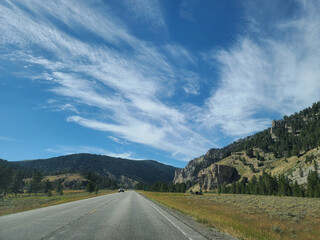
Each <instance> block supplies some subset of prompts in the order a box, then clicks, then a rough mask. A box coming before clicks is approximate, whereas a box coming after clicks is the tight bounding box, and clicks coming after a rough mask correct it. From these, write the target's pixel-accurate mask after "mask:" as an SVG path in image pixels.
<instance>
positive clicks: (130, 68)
mask: <svg viewBox="0 0 320 240" xmlns="http://www.w3.org/2000/svg"><path fill="white" fill-rule="evenodd" d="M83 9H86V10H85V11H83ZM0 14H1V15H2V16H3V17H2V18H1V19H0V22H1V24H2V25H4V26H6V27H4V28H2V29H1V30H0V31H1V36H2V37H0V42H1V45H2V47H5V48H7V47H8V46H13V47H12V49H10V50H11V51H13V54H10V55H7V57H8V56H10V60H11V61H15V62H19V61H20V62H23V63H24V65H27V64H31V65H33V66H36V67H41V68H43V69H44V73H43V74H42V79H41V81H46V82H49V83H50V84H51V86H50V91H52V92H53V93H55V94H57V95H58V96H63V97H65V98H66V100H65V101H66V102H65V103H64V104H63V105H59V107H60V109H65V110H72V109H73V110H74V111H77V112H78V113H79V115H75V116H70V117H69V118H68V121H70V122H75V123H78V124H80V125H82V126H85V127H88V128H92V129H96V130H99V131H106V132H110V133H114V134H116V135H117V136H118V137H121V138H123V139H125V140H128V141H132V142H136V143H142V144H145V145H148V146H152V147H154V148H158V149H161V150H165V151H167V152H171V153H172V154H174V155H175V156H176V157H178V158H183V159H189V158H190V157H191V156H196V155H199V154H201V153H203V152H204V151H206V149H207V148H208V147H209V141H208V140H207V139H206V138H205V137H203V136H201V135H200V134H198V133H197V131H196V130H192V128H193V127H192V126H191V125H190V122H188V121H187V120H186V117H185V114H184V113H183V112H182V111H181V110H179V108H180V106H179V104H174V105H171V104H168V102H167V103H165V102H166V101H164V100H165V99H166V98H168V97H171V96H172V95H173V94H174V93H175V91H176V89H177V88H183V86H180V85H179V84H177V83H179V82H180V81H181V76H180V73H181V72H184V71H186V70H184V69H181V66H180V67H179V69H177V67H176V66H175V64H172V62H174V61H176V62H179V59H183V61H184V64H194V60H193V58H192V56H191V54H190V53H188V51H187V50H185V49H183V48H182V47H178V46H177V47H176V48H175V50H174V51H173V48H172V47H171V48H170V47H169V46H164V47H155V46H153V45H151V44H149V43H147V42H144V41H141V40H139V39H136V38H135V37H134V36H132V35H130V34H129V32H128V31H127V29H126V27H125V25H124V24H123V23H121V21H120V20H119V19H117V18H116V17H115V16H113V15H112V13H111V12H110V11H108V9H104V12H103V14H102V13H101V12H99V10H98V11H97V9H94V10H93V9H92V7H91V6H89V5H87V4H86V3H84V2H80V3H79V2H78V1H77V4H74V3H73V2H72V1H67V2H65V1H61V2H50V3H48V4H42V2H41V1H36V0H35V1H28V2H25V3H19V4H16V3H15V2H11V1H6V2H5V4H2V5H0ZM52 17H54V18H55V19H59V21H60V22H61V23H63V24H64V25H65V26H64V27H58V25H59V26H60V25H61V23H59V24H58V25H57V24H55V21H52ZM149 17H150V16H149ZM65 28H68V32H66V31H65ZM84 30H85V31H87V32H88V33H91V34H92V38H97V42H96V43H92V42H90V43H88V42H87V41H86V39H83V38H81V37H80V38H79V37H76V36H77V35H78V34H79V33H80V32H82V31H84ZM4 36H5V37H4ZM119 48H121V49H122V48H127V51H122V50H121V51H120V50H119ZM22 49H23V51H22ZM6 50H7V51H8V49H6ZM169 55H170V59H171V61H168V58H167V56H169ZM25 71H32V70H31V68H30V67H28V68H27V69H25ZM188 75H192V79H193V80H192V79H188V78H187V77H186V76H184V78H186V81H187V82H188V85H187V88H186V89H187V90H185V92H186V93H187V94H195V93H197V91H198V88H197V81H198V80H199V77H198V76H197V74H196V73H194V72H191V71H188ZM31 78H32V76H31ZM33 78H36V79H39V75H36V76H34V77H33ZM52 104H55V103H52ZM75 105H77V108H75V107H74V106H75ZM81 107H82V108H84V107H85V108H86V111H81ZM88 107H89V108H91V110H90V109H88ZM96 108H98V109H99V110H100V111H101V112H104V113H105V114H97V113H96V111H94V109H96ZM84 112H86V113H84ZM90 112H91V113H92V114H90Z"/></svg>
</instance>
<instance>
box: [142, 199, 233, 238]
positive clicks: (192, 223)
mask: <svg viewBox="0 0 320 240" xmlns="http://www.w3.org/2000/svg"><path fill="white" fill-rule="evenodd" d="M139 194H140V193H139ZM140 196H142V197H144V198H146V199H148V200H150V201H152V202H153V203H154V204H156V205H157V206H158V207H159V208H161V209H162V210H164V211H166V212H167V213H169V214H170V215H172V216H173V217H175V218H176V219H178V220H179V221H181V222H183V223H184V224H185V225H187V226H188V227H190V228H192V229H193V230H194V231H196V232H197V233H199V234H201V235H202V236H204V237H205V238H207V239H216V240H218V239H219V240H237V239H238V238H236V237H234V236H232V235H229V234H227V233H223V232H220V231H218V230H217V229H215V228H213V227H210V226H206V225H204V224H201V223H198V222H197V221H196V220H195V219H194V218H193V217H191V216H188V215H185V214H183V213H181V212H179V211H177V210H175V209H172V208H169V207H167V206H164V205H162V204H160V203H158V202H156V201H154V200H152V199H150V198H147V197H146V196H144V195H142V194H140Z"/></svg>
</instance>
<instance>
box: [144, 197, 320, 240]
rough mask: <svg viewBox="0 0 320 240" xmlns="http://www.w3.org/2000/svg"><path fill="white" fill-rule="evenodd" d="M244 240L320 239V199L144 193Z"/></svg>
mask: <svg viewBox="0 0 320 240" xmlns="http://www.w3.org/2000/svg"><path fill="white" fill-rule="evenodd" d="M141 193H142V194H143V195H145V196H147V197H148V198H150V199H152V200H155V201H157V202H159V203H161V204H164V205H166V206H169V207H171V208H173V209H176V210H179V211H181V212H183V213H185V214H187V215H190V216H192V217H194V218H195V219H196V220H197V221H199V222H202V223H205V224H207V225H209V226H213V227H215V228H217V229H219V230H221V231H223V232H227V233H230V234H232V235H234V236H236V237H239V238H243V239H306V240H307V239H319V236H320V199H310V198H295V197H274V196H253V195H227V194H221V195H218V194H205V195H203V196H196V195H190V194H182V193H181V194H177V193H155V192H141Z"/></svg>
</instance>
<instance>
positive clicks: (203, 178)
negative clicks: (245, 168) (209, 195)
mask: <svg viewBox="0 0 320 240" xmlns="http://www.w3.org/2000/svg"><path fill="white" fill-rule="evenodd" d="M239 179H240V176H239V174H238V171H237V170H236V169H235V168H233V167H230V166H225V165H217V164H212V165H211V166H209V167H208V168H206V169H203V170H201V171H200V172H199V174H198V182H199V185H200V187H201V189H207V190H212V189H215V188H217V187H218V186H219V185H222V184H228V183H232V182H233V181H237V180H239Z"/></svg>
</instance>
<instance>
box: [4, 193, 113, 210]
mask: <svg viewBox="0 0 320 240" xmlns="http://www.w3.org/2000/svg"><path fill="white" fill-rule="evenodd" d="M114 192H115V191H114V190H101V191H99V192H98V193H97V194H95V193H89V192H87V191H84V190H65V191H64V192H63V195H61V194H60V193H59V192H56V191H52V195H51V196H48V195H46V194H44V193H32V194H29V193H25V194H21V193H19V194H7V195H6V197H3V198H1V199H0V216H1V215H6V214H11V213H16V212H22V211H27V210H31V209H35V208H41V207H47V206H52V205H57V204H61V203H67V202H72V201H77V200H81V199H86V198H91V197H96V196H102V195H106V194H110V193H114Z"/></svg>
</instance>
